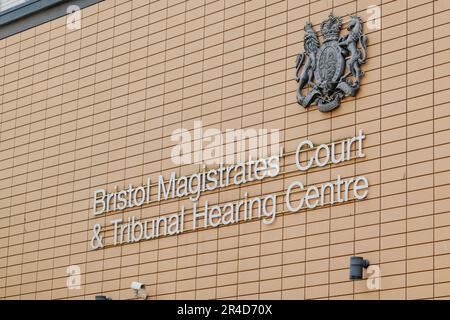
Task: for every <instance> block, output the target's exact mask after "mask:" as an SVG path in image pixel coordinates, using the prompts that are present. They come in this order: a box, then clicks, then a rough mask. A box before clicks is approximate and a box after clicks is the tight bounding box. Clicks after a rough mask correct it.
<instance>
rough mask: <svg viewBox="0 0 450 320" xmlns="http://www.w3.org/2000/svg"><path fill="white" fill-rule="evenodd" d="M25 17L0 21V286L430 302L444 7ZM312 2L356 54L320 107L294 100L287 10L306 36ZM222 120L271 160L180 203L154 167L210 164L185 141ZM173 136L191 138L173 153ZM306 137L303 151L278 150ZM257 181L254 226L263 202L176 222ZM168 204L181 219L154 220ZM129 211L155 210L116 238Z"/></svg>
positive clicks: (430, 0) (448, 125)
mask: <svg viewBox="0 0 450 320" xmlns="http://www.w3.org/2000/svg"><path fill="white" fill-rule="evenodd" d="M80 2H81V1H80ZM85 2H86V1H85ZM63 5H64V9H66V8H67V7H68V5H69V2H66V3H65V4H63ZM70 5H75V6H76V5H77V1H70ZM43 12H44V16H45V17H47V18H46V19H44V20H39V22H35V24H36V25H33V19H31V20H30V21H31V22H27V23H31V24H30V25H29V26H28V27H27V28H26V29H24V30H17V29H14V28H17V25H19V26H20V25H23V24H21V21H24V20H20V19H26V18H27V17H20V18H18V20H15V21H16V22H15V23H16V24H15V27H14V28H13V27H11V23H9V22H8V21H6V22H4V24H3V25H2V26H0V32H2V31H3V32H5V33H4V34H3V36H2V39H1V40H0V123H1V127H0V299H94V298H95V296H97V295H105V296H107V297H111V298H112V299H140V298H142V296H141V292H140V291H142V290H133V289H132V288H130V285H131V283H132V282H133V281H135V282H136V281H137V282H139V283H142V284H143V285H145V288H143V290H144V291H145V294H146V295H147V299H448V298H450V2H449V1H447V0H370V1H369V0H247V1H246V0H229V1H224V0H188V1H181V0H105V1H101V2H97V1H91V2H90V3H87V2H86V3H84V4H82V5H79V7H78V9H77V8H76V7H75V9H73V8H72V10H71V11H70V12H69V11H67V12H69V13H65V14H63V15H61V14H60V15H56V16H54V17H50V16H48V15H46V14H45V12H46V11H45V10H44V11H43ZM47 12H50V9H48V11H47ZM52 12H53V11H52ZM331 12H332V13H333V14H334V15H335V16H340V17H342V23H343V25H342V30H341V35H342V36H344V35H345V34H348V33H350V32H351V30H349V31H348V30H346V29H347V27H348V25H349V21H350V19H351V15H356V16H359V17H360V18H361V20H362V32H363V33H364V34H365V35H366V37H367V40H368V41H367V59H366V61H365V63H361V68H362V71H363V72H364V76H362V77H361V82H360V88H359V91H358V92H357V93H356V94H355V96H354V97H352V96H346V97H343V98H342V101H341V103H340V106H339V107H337V108H335V109H334V110H332V111H330V112H321V111H319V109H318V107H317V106H316V105H315V104H311V105H310V106H308V107H306V108H305V107H303V106H301V105H299V101H298V100H297V91H298V87H299V83H298V82H297V81H296V75H298V74H297V70H296V61H298V60H297V59H298V57H299V56H298V55H299V53H302V52H304V51H305V49H304V46H305V41H304V39H305V38H304V37H305V30H306V28H305V24H307V22H311V24H312V25H313V28H314V30H315V31H317V35H318V40H319V46H324V40H326V39H324V36H323V32H319V30H321V24H322V22H323V21H326V19H327V17H329V16H330V13H331ZM40 14H42V11H41V13H40ZM0 18H1V12H0ZM28 19H29V18H28ZM2 29H3V30H2ZM14 30H16V31H14ZM347 49H348V51H351V50H350V47H348V48H347ZM319 50H320V49H319ZM347 53H348V52H347ZM303 57H306V56H303ZM350 59H351V57H349V58H348V59H347V61H349V60H350ZM304 63H305V62H304ZM306 63H308V62H306ZM316 63H317V66H319V67H320V66H321V67H320V68H322V69H321V70H330V69H326V68H325V67H323V62H321V61H320V59H319V61H316ZM320 63H322V65H321V64H320ZM303 66H304V69H307V65H306V64H304V65H303ZM319 67H317V68H316V69H318V68H319ZM324 68H325V69H324ZM329 68H331V69H332V70H335V69H333V68H334V65H333V64H331V66H329ZM318 72H319V74H318V75H320V72H321V71H320V70H319V71H318ZM325 76H326V72H325ZM311 87H313V84H310V88H309V89H311ZM305 90H306V91H307V90H308V89H307V88H306V87H305ZM306 91H305V94H306ZM199 125H201V135H200V138H198V137H197V138H196V136H195V132H196V130H197V129H198V127H199ZM208 129H210V131H209V132H213V133H214V134H213V135H211V136H209V138H208V134H207V132H208ZM231 129H234V130H239V129H241V130H248V129H254V130H264V129H265V130H266V131H258V132H263V133H264V132H269V133H271V132H276V133H277V134H278V142H279V146H280V148H279V149H278V151H279V154H278V158H277V160H276V161H279V170H278V171H279V172H277V174H273V175H269V176H266V177H264V178H262V179H253V180H251V179H250V180H249V181H246V182H245V183H236V184H233V183H230V184H225V185H224V186H222V187H220V186H217V187H216V188H211V190H209V189H206V190H204V191H202V192H201V194H199V199H198V201H193V200H192V195H189V194H187V193H189V192H190V191H192V190H190V189H189V188H187V187H186V188H187V189H183V188H182V187H179V188H180V190H181V189H183V190H188V191H187V193H186V192H185V193H183V190H181V191H180V190H176V193H177V195H175V196H173V197H172V196H170V195H169V196H168V199H158V196H161V192H160V191H161V187H162V185H161V179H163V180H164V179H165V180H164V181H166V182H167V181H169V180H168V179H170V177H171V174H172V173H175V175H176V177H177V178H179V177H192V176H193V175H195V174H198V173H202V172H209V171H210V170H215V169H217V168H221V167H223V166H226V165H228V164H224V163H223V162H224V161H223V159H221V160H220V161H216V162H214V161H209V162H208V161H205V158H204V156H200V157H199V158H197V159H195V152H196V151H195V150H194V149H195V146H196V144H195V143H196V141H198V139H200V140H201V141H202V142H203V144H201V148H200V149H199V150H200V151H199V154H200V155H203V153H202V152H203V150H205V148H204V146H205V144H206V142H208V141H209V143H210V142H211V141H212V140H214V136H217V133H218V132H220V134H222V136H221V137H222V138H220V139H219V142H220V143H222V144H221V145H224V144H225V143H223V142H224V140H225V138H224V137H225V136H226V133H227V132H229V130H231ZM177 130H178V131H177ZM177 132H178V134H180V132H181V133H182V134H186V133H188V136H190V137H191V138H192V139H193V142H192V145H191V144H189V146H190V147H188V149H185V150H188V152H187V153H188V154H189V155H192V157H188V158H183V159H182V161H181V160H180V159H179V158H178V160H177V159H175V158H174V153H176V152H175V151H174V150H177V149H176V148H177V146H178V147H180V145H179V142H180V140H177V139H175V138H176V137H175V136H174V133H177ZM198 132H200V131H198ZM360 132H361V133H362V134H363V135H364V140H363V142H362V149H361V150H362V153H363V154H360V156H359V155H358V145H357V143H356V142H357V137H358V135H359V134H360ZM205 133H206V137H205ZM275 136H276V135H275ZM174 137H175V138H174ZM179 137H181V135H179ZM271 137H273V136H271ZM352 137H353V138H354V141H353V142H354V143H353V145H351V143H350V147H349V148H350V149H349V157H348V158H347V159H346V160H345V161H343V162H341V163H337V162H336V163H332V161H331V162H330V161H328V160H329V159H327V158H326V154H325V156H324V154H323V153H320V154H319V157H318V159H322V160H323V158H324V157H325V160H326V161H325V162H323V165H322V163H321V162H320V160H319V162H318V164H319V165H317V163H316V164H315V165H314V164H313V165H311V167H310V168H308V170H299V164H300V165H302V164H305V163H307V159H308V156H307V155H310V156H313V155H314V152H315V150H317V148H316V147H317V146H320V145H323V146H325V145H326V146H331V145H332V144H333V143H338V142H341V141H347V140H346V139H351V138H352ZM196 139H197V140H196ZM306 140H309V141H311V142H312V143H313V144H314V146H315V147H311V146H310V147H311V148H308V145H306V147H305V149H302V150H304V151H305V153H302V154H303V155H305V154H306V156H305V157H304V158H302V159H301V161H300V162H301V163H297V162H299V161H296V160H298V159H297V158H296V155H297V151H298V149H299V144H301V143H302V141H306ZM271 141H272V140H271ZM273 141H276V139H275V140H273ZM273 141H272V142H273ZM185 146H186V145H185ZM189 148H191V149H189ZM322 149H324V150H325V149H326V148H325V147H323V148H322ZM271 150H272V149H271ZM361 150H360V151H361ZM189 151H191V152H190V153H189ZM197 151H198V150H197ZM275 154H276V152H275ZM269 155H272V156H273V155H274V154H273V153H272V154H269ZM215 156H217V154H216V155H215ZM211 159H212V158H210V160H211ZM247 160H248V158H247ZM233 163H235V162H233ZM300 167H301V166H300ZM225 171H226V170H225ZM362 176H363V177H365V178H366V180H367V181H368V187H367V190H368V191H367V194H365V195H364V197H363V196H361V197H360V198H361V199H357V198H355V197H352V196H350V198H349V199H347V201H342V202H339V201H337V202H335V203H332V201H331V193H330V192H328V193H327V192H325V193H326V196H325V198H326V199H325V201H324V203H323V205H317V206H313V205H311V206H310V207H308V206H307V205H306V206H304V207H302V208H299V210H290V209H289V207H288V202H287V200H286V198H287V194H288V189H289V187H290V186H292V184H293V182H296V181H297V182H301V183H302V185H303V186H304V187H305V188H306V187H310V186H314V185H317V186H320V185H322V184H326V183H329V182H332V181H336V179H338V177H339V179H340V177H342V179H346V178H352V177H362ZM200 181H201V180H200V179H198V180H197V182H193V184H192V185H190V188H191V189H192V188H194V186H195V185H196V183H197V184H198V183H199V182H200ZM130 185H131V186H130ZM164 185H166V184H164ZM138 186H142V188H141V189H139V194H138V195H136V194H137V193H138V192H137V190H138ZM167 186H168V187H170V184H167ZM147 187H148V189H147ZM294 187H295V189H296V191H297V192H296V193H295V195H294V193H293V194H292V195H291V200H292V199H294V198H295V197H297V198H295V199H294V200H295V201H297V202H295V204H294V203H292V204H291V207H292V206H297V205H298V204H299V202H298V201H300V200H299V196H301V194H302V192H300V191H302V190H301V187H300V185H299V184H297V185H296V186H294ZM133 188H134V189H133ZM158 188H159V189H158ZM349 188H350V189H349V190H350V191H349V192H350V194H352V190H353V191H354V189H355V185H353V186H350V187H349ZM130 189H133V190H134V191H136V192H135V193H134V191H133V194H134V195H135V196H134V200H133V195H132V192H131V191H130V193H129V194H128V193H127V191H124V193H123V196H124V197H125V196H127V194H128V198H127V202H126V203H125V201H124V202H123V203H122V204H123V207H119V206H117V203H119V202H120V200H119V198H118V197H119V196H118V193H119V192H120V191H121V190H130ZM176 189H178V187H177V188H176ZM293 189H294V188H293ZM99 190H103V191H99ZM178 191H180V192H178ZM291 191H292V190H291ZM313 191H314V190H313ZM102 192H104V194H103V193H102ZM146 192H148V193H147V195H148V196H149V197H148V199H147V198H145V197H144V194H146ZM158 193H159V194H158ZM194 193H195V192H192V194H194ZM114 194H116V195H117V198H115V197H116V196H114ZM271 194H275V195H276V198H275V201H274V202H275V203H271V204H269V205H270V206H271V208H274V209H276V210H275V211H276V215H274V217H273V219H272V220H270V221H268V219H269V218H272V217H271V216H269V215H268V214H266V213H267V212H266V211H264V214H265V216H260V217H257V216H256V215H255V216H253V217H252V218H249V219H247V220H244V219H241V220H238V221H235V222H233V223H229V224H225V223H220V224H219V223H218V224H217V225H215V223H214V221H213V220H214V219H212V220H211V221H210V222H211V223H210V224H209V225H207V226H206V227H198V228H194V225H193V223H194V222H193V221H196V220H195V219H196V218H195V216H194V210H195V207H194V206H195V205H197V206H198V207H197V209H198V212H200V207H201V208H202V209H204V206H205V201H208V203H209V205H210V207H211V206H213V205H219V206H222V207H223V206H224V205H226V204H227V203H235V202H236V201H240V200H242V199H247V197H248V198H251V197H260V199H266V198H264V197H265V196H267V195H271ZM108 195H109V196H110V198H108V200H105V201H103V202H100V201H99V199H100V198H102V199H106V197H107V196H108ZM310 195H311V193H310ZM353 195H355V196H356V194H353ZM130 199H131V200H130ZM140 199H142V203H141V202H140ZM128 200H129V202H128ZM147 200H148V201H147ZM272 200H273V199H272ZM310 200H311V198H310ZM313 200H314V199H313ZM111 201H114V205H115V206H114V207H113V206H112V203H113V202H111ZM133 201H134V202H133ZM106 202H108V208H106ZM306 202H307V201H306ZM306 202H305V203H306ZM309 204H311V202H309ZM103 205H105V207H103ZM99 207H101V208H103V209H104V211H103V212H100V211H102V210H100V209H98V208H99ZM294 209H295V208H294ZM96 210H100V211H97V212H96ZM181 211H182V212H183V219H184V220H183V223H184V224H185V227H184V229H182V227H180V225H181V223H180V225H178V226H177V225H172V227H173V229H172V231H173V232H171V230H170V219H171V218H170V217H171V215H173V214H177V213H180V212H181ZM269 211H270V210H269ZM161 217H166V218H167V220H164V221H162V220H157V219H158V218H159V219H161ZM197 218H198V217H197ZM133 219H139V220H140V221H144V220H147V221H158V222H157V223H160V224H159V226H158V227H157V228H158V232H160V234H159V235H158V236H154V237H153V238H151V237H150V238H149V239H143V238H141V239H139V241H133V237H136V232H138V233H139V232H140V231H138V229H139V228H142V227H136V221H137V220H133ZM152 219H153V220H152ZM155 219H156V220H155ZM174 219H175V218H174ZM177 219H178V218H177ZM113 221H120V223H121V225H122V226H124V225H125V224H128V227H121V226H119V222H117V223H116V225H114V222H113ZM133 221H134V222H133ZM177 221H178V220H177ZM200 221H201V219H200V218H198V220H197V223H198V225H201V223H203V222H201V223H200ZM133 224H134V225H135V227H133ZM115 228H116V229H115ZM164 228H166V229H165V230H163V229H164ZM181 229H182V230H181ZM130 230H133V231H131V233H132V235H131V236H130V232H129V231H130ZM153 232H156V231H155V229H154V230H153ZM130 237H131V241H130ZM119 238H121V239H119ZM352 256H360V257H363V258H364V259H367V260H368V261H369V262H370V266H369V268H368V269H367V270H364V276H363V279H361V280H354V281H352V280H349V267H350V257H352Z"/></svg>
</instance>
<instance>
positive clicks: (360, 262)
mask: <svg viewBox="0 0 450 320" xmlns="http://www.w3.org/2000/svg"><path fill="white" fill-rule="evenodd" d="M369 264H370V263H369V260H365V259H364V258H363V257H350V280H361V279H362V278H363V269H367V267H369Z"/></svg>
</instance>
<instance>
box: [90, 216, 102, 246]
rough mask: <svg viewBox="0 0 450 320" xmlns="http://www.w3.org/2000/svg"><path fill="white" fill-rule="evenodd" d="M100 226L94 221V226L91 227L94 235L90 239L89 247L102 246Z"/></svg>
mask: <svg viewBox="0 0 450 320" xmlns="http://www.w3.org/2000/svg"><path fill="white" fill-rule="evenodd" d="M100 229H101V226H100V223H96V224H94V228H93V230H92V231H93V232H94V236H93V237H92V239H91V247H92V249H94V250H95V249H98V248H103V238H102V236H101V235H100V231H101V230H100Z"/></svg>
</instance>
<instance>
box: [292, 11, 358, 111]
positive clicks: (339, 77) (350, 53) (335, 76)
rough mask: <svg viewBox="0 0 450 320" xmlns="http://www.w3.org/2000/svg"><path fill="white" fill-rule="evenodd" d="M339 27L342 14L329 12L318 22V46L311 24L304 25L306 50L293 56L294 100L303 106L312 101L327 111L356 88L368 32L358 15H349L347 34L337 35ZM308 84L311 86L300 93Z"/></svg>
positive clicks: (351, 93)
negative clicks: (295, 56) (321, 41)
mask: <svg viewBox="0 0 450 320" xmlns="http://www.w3.org/2000/svg"><path fill="white" fill-rule="evenodd" d="M341 28H342V18H341V17H338V16H335V15H333V13H331V14H330V15H329V16H328V18H327V19H326V20H325V21H323V22H322V24H321V25H320V31H321V33H322V35H323V43H322V45H321V46H320V42H319V38H318V36H317V34H316V31H315V30H314V27H313V25H312V24H311V23H310V22H308V23H306V25H305V28H304V30H305V36H304V48H305V52H304V53H300V54H299V55H298V56H297V60H296V80H297V82H298V88H297V101H298V103H299V104H300V105H302V106H303V107H305V108H307V107H308V106H310V105H313V104H315V105H317V107H318V109H319V110H320V111H322V112H328V111H331V110H333V109H335V108H337V107H339V105H340V104H341V100H342V99H344V98H345V97H346V96H352V97H354V96H355V95H356V93H357V92H358V90H359V87H360V81H361V78H362V77H363V75H364V73H363V72H362V70H361V65H362V64H364V63H365V62H366V59H367V36H366V35H364V33H363V30H362V29H363V24H362V21H361V18H359V17H358V16H351V17H350V21H349V22H348V26H347V30H348V34H347V35H345V36H340V33H341ZM305 60H306V61H305ZM307 86H309V88H310V90H309V92H307V93H306V95H303V91H305V90H304V89H305V88H306V87H307Z"/></svg>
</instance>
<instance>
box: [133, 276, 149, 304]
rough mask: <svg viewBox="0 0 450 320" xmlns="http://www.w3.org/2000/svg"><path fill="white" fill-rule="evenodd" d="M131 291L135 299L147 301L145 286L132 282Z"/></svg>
mask: <svg viewBox="0 0 450 320" xmlns="http://www.w3.org/2000/svg"><path fill="white" fill-rule="evenodd" d="M131 289H133V291H134V294H135V295H136V297H137V298H142V299H144V300H146V299H147V292H146V291H145V284H143V283H140V282H137V281H133V282H132V283H131Z"/></svg>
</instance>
